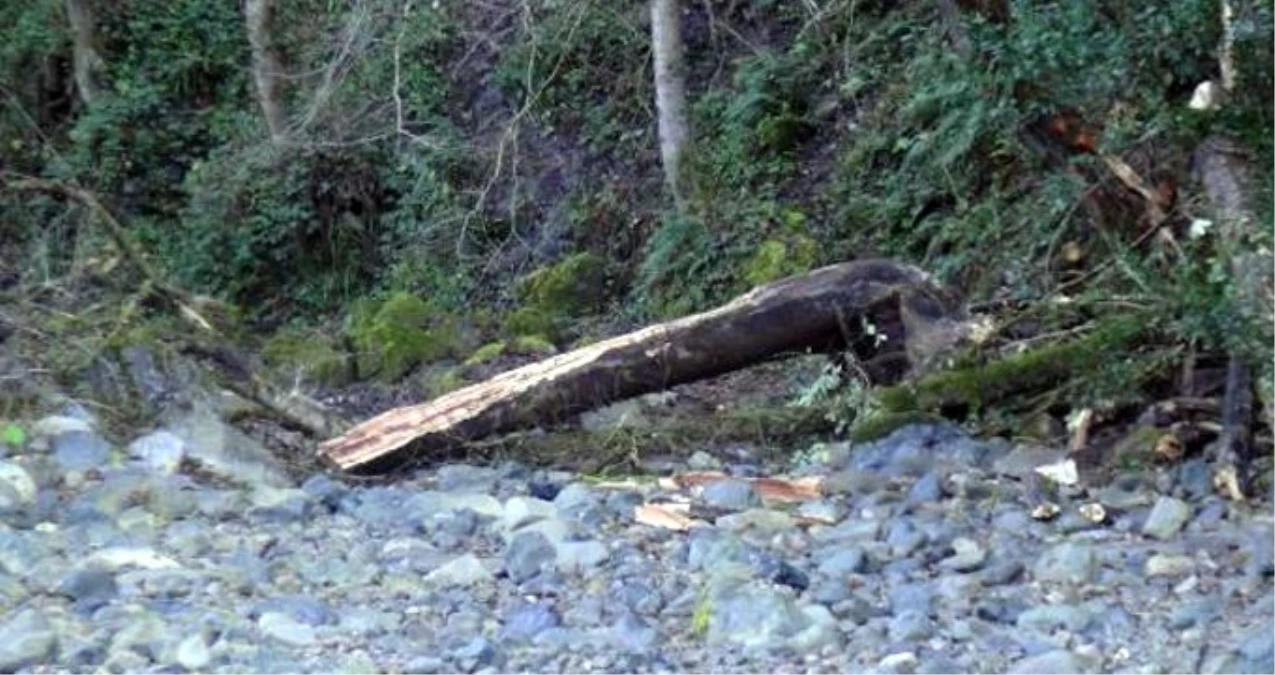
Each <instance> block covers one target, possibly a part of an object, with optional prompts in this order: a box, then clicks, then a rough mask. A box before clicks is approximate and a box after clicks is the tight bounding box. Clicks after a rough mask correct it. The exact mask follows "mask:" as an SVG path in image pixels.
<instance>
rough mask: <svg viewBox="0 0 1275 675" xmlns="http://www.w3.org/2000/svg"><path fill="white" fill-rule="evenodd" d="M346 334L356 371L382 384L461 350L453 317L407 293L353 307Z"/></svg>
mask: <svg viewBox="0 0 1275 675" xmlns="http://www.w3.org/2000/svg"><path fill="white" fill-rule="evenodd" d="M349 332H350V337H351V338H352V339H353V341H354V345H355V347H356V348H357V349H358V352H359V353H358V360H359V361H358V362H359V371H360V372H361V373H366V374H368V375H376V376H378V377H380V378H381V379H384V380H396V379H398V378H400V377H402V376H403V375H405V374H407V372H408V371H410V370H411V369H412V368H413V367H415V366H417V365H418V364H420V363H426V362H430V361H437V360H439V359H443V358H449V357H455V356H456V355H457V354H458V353H459V352H460V351H461V350H462V348H463V346H464V345H463V339H462V335H461V331H460V325H459V322H458V321H457V320H456V319H455V317H452V316H449V315H447V314H445V313H441V312H438V311H436V310H435V309H434V308H433V307H431V306H430V305H429V303H427V302H425V301H424V300H422V299H420V298H419V297H417V296H415V295H412V294H410V293H395V294H393V295H391V296H389V297H388V298H386V299H385V300H384V301H383V302H381V303H380V304H379V305H377V304H374V303H363V304H361V305H360V306H358V307H356V309H355V311H354V313H353V315H352V319H351V326H350V331H349Z"/></svg>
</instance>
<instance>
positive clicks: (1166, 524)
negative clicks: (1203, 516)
mask: <svg viewBox="0 0 1275 675" xmlns="http://www.w3.org/2000/svg"><path fill="white" fill-rule="evenodd" d="M1190 519H1191V505H1190V504H1188V503H1186V502H1184V501H1182V500H1181V499H1174V498H1173V497H1161V498H1159V499H1157V500H1156V502H1155V506H1152V507H1151V513H1149V514H1147V519H1146V521H1144V522H1143V523H1142V533H1143V534H1145V535H1147V536H1148V537H1153V538H1155V539H1169V538H1171V537H1173V536H1174V535H1176V534H1177V533H1178V532H1180V531H1181V530H1182V528H1183V527H1184V526H1185V525H1186V523H1187V521H1188V520H1190Z"/></svg>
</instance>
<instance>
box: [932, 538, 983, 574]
mask: <svg viewBox="0 0 1275 675" xmlns="http://www.w3.org/2000/svg"><path fill="white" fill-rule="evenodd" d="M986 561H987V550H986V549H984V548H983V546H982V545H981V544H979V543H978V542H976V541H974V540H973V539H968V538H966V537H957V538H956V539H953V540H952V556H951V557H949V558H946V559H944V560H943V561H941V562H940V563H939V566H940V567H943V568H946V569H950V570H953V571H956V572H973V571H974V570H977V569H979V568H980V567H982V566H983V563H984V562H986Z"/></svg>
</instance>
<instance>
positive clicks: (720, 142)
mask: <svg viewBox="0 0 1275 675" xmlns="http://www.w3.org/2000/svg"><path fill="white" fill-rule="evenodd" d="M814 52H815V49H814V46H813V45H812V44H810V43H808V42H804V41H803V42H798V43H797V44H796V45H795V46H794V47H793V48H792V49H790V50H788V51H787V52H782V53H779V54H776V53H773V52H760V53H756V54H753V55H750V56H746V57H743V58H741V59H739V60H738V61H737V62H736V63H735V64H734V65H735V69H734V77H733V81H732V83H731V87H730V88H729V89H712V90H709V91H707V92H705V93H704V95H702V96H700V97H699V98H698V100H697V101H696V102H695V106H694V113H693V118H694V122H695V129H696V131H697V134H698V138H697V139H696V148H697V149H696V152H695V153H694V154H693V155H692V164H693V168H694V171H695V176H696V181H697V185H698V186H699V187H700V188H701V189H703V190H705V195H704V196H703V198H704V199H713V198H716V197H720V193H722V192H734V191H739V190H743V189H746V188H748V187H751V186H755V185H757V184H766V183H770V182H773V181H775V180H779V179H782V178H784V177H785V176H787V175H788V174H790V173H791V172H792V171H793V169H794V160H795V154H794V153H795V150H796V149H797V148H798V146H799V144H800V143H801V141H803V140H805V138H806V137H807V136H809V135H810V134H811V133H812V132H813V129H812V128H811V124H810V122H809V120H808V119H807V116H806V111H807V109H808V108H809V107H810V102H809V101H807V100H806V97H807V96H808V95H809V94H808V92H809V91H810V90H811V89H812V88H813V87H812V86H811V84H812V76H813V74H814V66H817V65H818V62H817V60H813V59H812V57H813V56H814V55H815V54H814Z"/></svg>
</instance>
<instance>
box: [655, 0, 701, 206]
mask: <svg viewBox="0 0 1275 675" xmlns="http://www.w3.org/2000/svg"><path fill="white" fill-rule="evenodd" d="M681 14H682V12H681V5H680V3H679V2H678V0H651V50H652V52H654V55H655V107H656V110H658V111H659V133H660V161H661V162H663V164H664V183H665V184H666V185H667V186H668V189H669V192H671V193H672V195H673V199H674V201H675V202H676V203H677V206H678V210H682V209H683V205H684V201H685V196H686V185H685V182H686V176H685V162H686V158H687V155H688V153H689V147H688V146H689V145H690V140H691V129H690V121H689V119H688V118H687V112H686V60H685V57H684V54H683V52H684V49H683V47H682V16H681Z"/></svg>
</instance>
